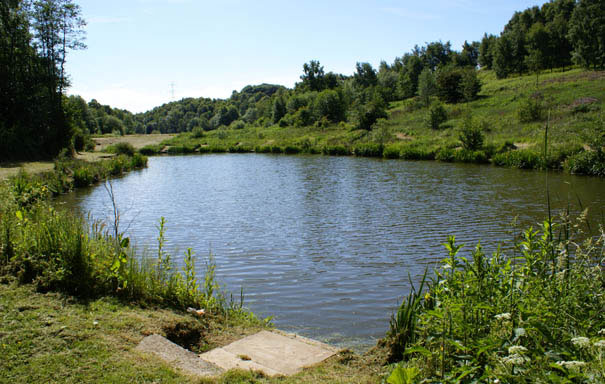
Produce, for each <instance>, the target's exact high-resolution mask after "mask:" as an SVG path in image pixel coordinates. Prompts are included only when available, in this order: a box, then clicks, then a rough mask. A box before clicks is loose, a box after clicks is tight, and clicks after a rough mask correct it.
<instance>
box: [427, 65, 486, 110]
mask: <svg viewBox="0 0 605 384" xmlns="http://www.w3.org/2000/svg"><path fill="white" fill-rule="evenodd" d="M436 82H437V94H438V95H439V98H440V99H441V100H443V101H445V102H448V103H458V102H460V101H464V100H466V101H472V100H474V99H475V98H476V96H477V93H479V91H480V90H481V82H479V79H478V78H477V72H476V70H475V69H471V68H458V67H454V66H447V67H443V68H440V69H439V70H438V71H437V75H436Z"/></svg>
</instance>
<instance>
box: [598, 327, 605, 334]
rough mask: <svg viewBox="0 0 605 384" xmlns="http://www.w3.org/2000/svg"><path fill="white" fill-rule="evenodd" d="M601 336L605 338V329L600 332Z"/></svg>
mask: <svg viewBox="0 0 605 384" xmlns="http://www.w3.org/2000/svg"><path fill="white" fill-rule="evenodd" d="M599 335H601V336H605V328H603V329H601V330H600V331H599Z"/></svg>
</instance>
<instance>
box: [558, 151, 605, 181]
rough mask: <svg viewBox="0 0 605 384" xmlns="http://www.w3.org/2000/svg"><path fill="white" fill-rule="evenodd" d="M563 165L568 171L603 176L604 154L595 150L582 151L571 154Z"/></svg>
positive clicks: (604, 171)
mask: <svg viewBox="0 0 605 384" xmlns="http://www.w3.org/2000/svg"><path fill="white" fill-rule="evenodd" d="M564 167H565V169H566V170H567V171H569V172H570V173H575V174H581V175H590V176H601V177H605V156H603V155H602V154H599V152H597V151H584V152H580V153H577V154H575V155H572V156H570V157H568V158H567V160H566V161H565V164H564Z"/></svg>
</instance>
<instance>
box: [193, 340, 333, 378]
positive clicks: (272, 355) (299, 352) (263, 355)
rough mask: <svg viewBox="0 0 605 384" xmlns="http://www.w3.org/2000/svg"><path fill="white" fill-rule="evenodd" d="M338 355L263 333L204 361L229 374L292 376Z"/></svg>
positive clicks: (328, 348) (215, 352) (205, 355)
mask: <svg viewBox="0 0 605 384" xmlns="http://www.w3.org/2000/svg"><path fill="white" fill-rule="evenodd" d="M337 352H338V349H337V348H334V347H331V346H329V345H327V344H323V343H320V342H317V341H314V340H310V339H307V338H304V337H300V336H297V335H294V334H287V333H283V332H279V331H276V332H269V331H261V332H259V333H256V334H254V335H252V336H248V337H246V338H243V339H241V340H238V341H235V342H233V343H231V344H229V345H227V346H225V347H223V348H216V349H214V350H212V351H210V352H206V353H203V354H201V355H200V357H201V358H202V359H203V360H205V361H207V362H209V363H212V364H214V365H216V366H218V367H220V368H222V369H226V370H228V369H232V368H241V369H252V370H258V371H261V372H263V373H265V374H266V375H268V376H277V375H284V376H289V375H293V374H295V373H297V372H300V371H301V370H302V369H303V368H305V367H309V366H312V365H315V364H318V363H320V362H322V361H324V360H325V359H327V358H328V357H330V356H333V355H335V354H336V353H337Z"/></svg>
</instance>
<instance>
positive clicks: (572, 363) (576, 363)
mask: <svg viewBox="0 0 605 384" xmlns="http://www.w3.org/2000/svg"><path fill="white" fill-rule="evenodd" d="M557 365H560V366H562V367H565V368H567V369H576V368H582V367H584V366H586V363H585V362H583V361H575V360H572V361H557Z"/></svg>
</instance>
